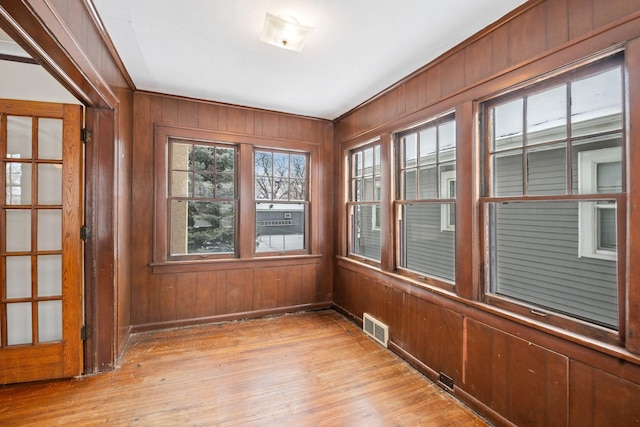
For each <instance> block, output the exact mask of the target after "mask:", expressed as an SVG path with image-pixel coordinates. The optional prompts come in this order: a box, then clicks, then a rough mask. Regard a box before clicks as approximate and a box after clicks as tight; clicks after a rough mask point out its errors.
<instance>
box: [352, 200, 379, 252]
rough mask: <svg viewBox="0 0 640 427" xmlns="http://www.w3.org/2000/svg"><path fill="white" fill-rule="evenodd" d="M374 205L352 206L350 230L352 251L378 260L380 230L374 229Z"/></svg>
mask: <svg viewBox="0 0 640 427" xmlns="http://www.w3.org/2000/svg"><path fill="white" fill-rule="evenodd" d="M376 206H380V205H379V204H376V205H357V206H354V209H353V216H352V224H351V232H352V251H353V252H352V253H354V254H356V255H360V256H363V257H366V258H370V259H373V260H376V261H380V230H378V229H376V227H375V221H374V215H375V214H374V212H376Z"/></svg>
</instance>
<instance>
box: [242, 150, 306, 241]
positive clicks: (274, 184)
mask: <svg viewBox="0 0 640 427" xmlns="http://www.w3.org/2000/svg"><path fill="white" fill-rule="evenodd" d="M308 169H309V168H308V155H307V154H301V153H291V152H281V151H266V150H257V151H256V152H255V168H254V177H255V198H256V200H255V205H256V252H257V253H263V252H290V251H303V250H305V249H306V248H307V239H306V235H307V232H306V230H307V227H306V224H307V211H308V209H307V195H308V190H307V188H308V187H307V184H308V179H307V173H308V172H307V171H308Z"/></svg>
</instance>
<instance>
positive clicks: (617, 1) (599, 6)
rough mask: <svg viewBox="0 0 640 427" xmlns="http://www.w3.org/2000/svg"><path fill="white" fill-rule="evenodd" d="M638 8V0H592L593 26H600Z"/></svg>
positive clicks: (639, 7) (639, 3)
mask: <svg viewBox="0 0 640 427" xmlns="http://www.w3.org/2000/svg"><path fill="white" fill-rule="evenodd" d="M638 9H640V1H638V0H632V1H629V0H593V26H594V28H598V27H602V26H604V25H607V24H608V23H610V22H614V21H615V20H617V19H620V18H623V17H625V16H627V15H629V14H631V13H634V12H637V11H638Z"/></svg>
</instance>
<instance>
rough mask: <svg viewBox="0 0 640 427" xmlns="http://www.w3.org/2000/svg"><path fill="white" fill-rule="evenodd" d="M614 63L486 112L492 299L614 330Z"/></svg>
mask: <svg viewBox="0 0 640 427" xmlns="http://www.w3.org/2000/svg"><path fill="white" fill-rule="evenodd" d="M621 59H622V58H621V57H620V56H616V57H613V58H609V59H607V60H604V61H601V62H598V63H595V64H591V65H589V66H585V67H582V68H579V69H576V70H573V71H570V72H567V73H565V74H563V75H560V76H558V77H556V78H552V79H549V80H547V81H543V82H540V83H537V84H534V85H533V86H530V87H528V88H526V89H522V90H520V91H516V92H513V93H510V94H507V95H504V96H501V97H499V98H496V99H492V100H490V101H487V102H485V103H484V113H485V126H484V128H485V141H486V144H485V156H484V176H485V183H484V185H485V188H484V197H483V198H482V199H481V202H482V204H483V207H484V209H483V213H484V218H485V227H486V230H487V235H486V247H487V252H486V253H487V257H488V259H487V260H486V261H487V262H486V267H487V268H486V269H485V273H486V280H487V283H488V286H487V292H488V295H489V300H490V301H492V297H498V298H499V299H502V300H503V301H512V302H514V303H515V304H516V305H519V306H524V307H525V308H528V309H529V310H530V311H531V313H533V314H537V315H543V316H547V315H549V314H554V313H559V314H562V315H565V316H568V317H569V318H572V319H580V320H582V321H585V322H588V323H590V324H595V325H599V326H603V327H605V328H608V329H612V330H617V329H618V325H619V318H620V317H621V316H620V310H619V307H621V304H620V301H619V292H618V289H619V283H620V282H621V279H620V278H621V275H620V270H621V269H622V270H623V265H621V263H624V260H623V259H622V258H620V257H618V253H617V247H618V246H619V245H620V244H622V243H623V242H619V241H618V240H619V239H623V238H624V235H625V233H624V226H625V219H624V217H625V212H624V209H619V206H624V204H625V193H624V191H625V188H624V187H625V186H624V180H623V177H624V173H623V165H624V158H625V154H624V153H625V149H624V146H625V143H624V139H625V135H624V125H623V120H624V81H623V77H624V72H623V66H622V60H621Z"/></svg>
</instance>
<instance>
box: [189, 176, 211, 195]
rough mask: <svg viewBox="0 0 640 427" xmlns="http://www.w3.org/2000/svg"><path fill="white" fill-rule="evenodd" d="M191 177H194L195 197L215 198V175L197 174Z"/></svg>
mask: <svg viewBox="0 0 640 427" xmlns="http://www.w3.org/2000/svg"><path fill="white" fill-rule="evenodd" d="M189 177H193V197H203V198H207V199H212V198H213V175H211V174H210V173H199V172H196V173H194V174H189Z"/></svg>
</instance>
